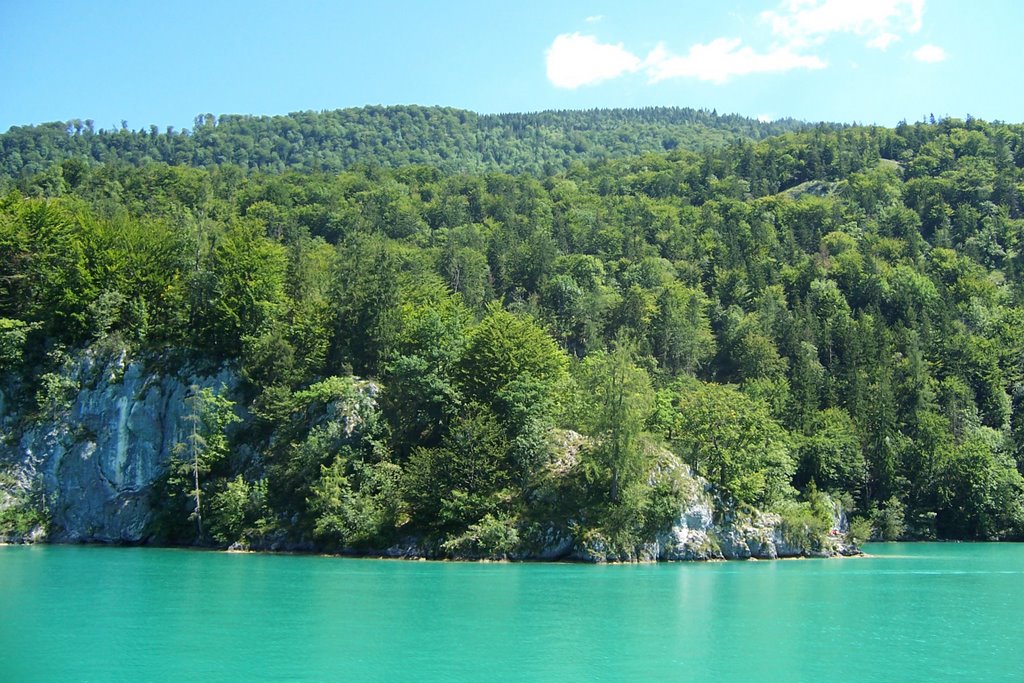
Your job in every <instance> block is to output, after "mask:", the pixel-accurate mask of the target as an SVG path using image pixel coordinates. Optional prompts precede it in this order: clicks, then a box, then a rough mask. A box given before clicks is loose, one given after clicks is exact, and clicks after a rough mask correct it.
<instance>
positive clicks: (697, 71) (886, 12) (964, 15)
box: [0, 0, 1024, 131]
mask: <svg viewBox="0 0 1024 683" xmlns="http://www.w3.org/2000/svg"><path fill="white" fill-rule="evenodd" d="M1022 26H1024V3H1020V2H1017V1H1016V0H974V1H972V2H964V1H961V0H723V1H722V2H714V1H713V0H699V1H698V0H675V1H674V2H667V1H660V0H659V1H643V0H634V1H632V2H630V3H624V2H621V1H619V2H605V1H591V2H580V1H576V0H565V1H558V0H547V1H545V2H536V1H534V0H520V1H516V2H502V3H482V2H479V1H476V2H461V1H460V2H455V1H450V2H444V1H438V2H427V1H425V0H421V1H419V2H408V1H405V0H393V1H392V2H388V3H372V6H371V3H367V2H359V3H354V2H343V1H323V2H314V1H312V0H306V1H301V0H293V1H290V2H284V1H281V2H264V1H261V0H245V1H244V2H235V1H226V0H225V1H221V2H218V1H216V0H206V1H204V2H192V1H188V0H186V1H178V2H166V3H154V2H147V3H141V2H130V1H128V0H123V1H121V2H110V1H103V0H100V1H97V2H91V3H81V2H78V3H71V2H55V1H53V0H31V1H28V0H25V1H21V0H0V131H3V130H7V128H9V127H10V126H12V125H25V124H33V123H42V122H47V121H65V120H68V119H72V118H80V119H93V120H94V121H95V122H96V126H97V127H103V128H115V127H118V126H120V122H121V121H122V120H125V121H127V123H128V126H129V127H130V128H133V129H138V128H144V127H148V126H149V124H157V125H159V126H161V127H164V126H167V125H173V126H175V127H177V128H183V127H191V126H192V121H193V119H194V117H195V116H196V115H197V114H200V113H206V112H210V113H213V114H227V113H231V114H283V113H287V112H291V111H299V110H307V109H313V110H321V109H338V108H343V107H354V106H363V105H368V104H424V105H433V104H439V105H447V106H454V107H460V108H465V109H471V110H474V111H478V112H482V113H492V112H509V111H536V110H541V109H579V108H591V107H640V106H651V105H676V106H690V107H702V108H708V109H717V110H718V111H719V112H721V113H725V112H735V113H740V114H744V115H748V116H761V117H765V118H777V117H784V116H792V117H795V118H800V119H805V120H813V121H817V120H829V121H858V122H863V123H879V124H883V125H893V124H895V123H896V122H897V121H899V120H900V119H907V120H911V121H913V120H919V119H921V118H922V117H923V116H926V115H928V114H930V113H934V114H935V115H936V116H942V115H950V116H960V117H963V116H965V115H967V114H971V115H973V116H975V117H978V118H985V119H999V120H1003V121H1014V122H1020V121H1024V88H1021V87H1020V84H1019V74H1021V73H1022V68H1021V67H1022V66H1024V64H1022V62H1024V58H1022V56H1021V55H1022V54H1024V52H1022V51H1021V50H1020V41H1021V35H1022V32H1021V27H1022Z"/></svg>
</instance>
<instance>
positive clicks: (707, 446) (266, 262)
mask: <svg viewBox="0 0 1024 683" xmlns="http://www.w3.org/2000/svg"><path fill="white" fill-rule="evenodd" d="M674 111H675V113H676V115H678V116H680V117H683V116H684V115H685V116H692V117H694V120H695V121H697V122H700V121H701V118H702V117H704V116H706V115H703V114H700V113H699V112H690V111H689V110H674ZM375 112H376V110H372V109H371V110H365V111H364V112H363V113H362V114H358V115H357V114H345V113H341V114H338V116H342V115H344V116H356V117H357V118H358V117H359V116H362V117H369V118H372V117H374V116H376V113H375ZM407 113H409V116H413V114H414V113H418V114H421V115H422V117H423V118H421V119H417V118H413V119H412V120H413V122H414V123H413V125H411V126H409V127H408V128H407V127H406V125H405V124H404V123H398V124H396V125H395V126H393V127H392V128H388V129H386V130H385V129H383V128H382V129H381V131H383V132H379V133H378V134H376V135H377V136H378V137H376V138H375V139H374V140H373V141H368V142H365V144H364V143H363V142H360V143H359V145H353V144H349V145H348V146H346V145H345V144H344V143H343V142H338V141H334V142H332V141H331V140H333V138H332V137H331V134H330V132H329V130H328V131H326V132H323V133H316V134H315V135H322V136H323V137H322V138H321V142H322V144H319V145H310V144H309V143H308V140H310V139H311V138H310V135H314V134H313V133H310V132H309V131H310V130H313V129H316V126H313V125H312V124H310V126H309V127H307V125H306V124H307V120H306V119H304V118H303V117H302V116H301V115H300V116H295V117H289V118H288V119H282V118H275V119H255V118H243V117H222V118H221V119H220V120H219V121H217V122H216V125H213V122H209V125H207V124H206V123H204V125H203V126H197V128H196V130H194V131H193V132H191V133H190V134H188V135H186V134H170V133H156V132H154V133H153V134H152V135H149V134H145V133H132V132H130V131H126V130H125V131H118V132H114V133H104V134H102V135H101V134H98V133H97V134H92V133H90V132H89V131H87V130H85V131H81V132H77V131H76V132H75V133H74V134H72V135H70V136H69V135H67V132H66V131H64V130H61V131H57V130H56V129H54V131H53V136H52V139H53V140H59V141H62V142H61V143H60V144H57V142H54V143H53V144H52V145H51V147H49V148H48V149H49V151H47V150H42V149H37V152H38V158H35V157H33V158H32V159H31V160H28V159H26V158H25V156H24V155H25V154H27V152H25V151H24V150H25V149H28V146H27V145H28V143H25V142H24V140H36V141H45V140H49V139H50V137H48V135H47V134H46V132H45V130H44V129H34V131H29V132H26V131H25V129H13V130H12V131H11V132H9V133H7V134H6V135H5V136H3V146H4V150H5V151H4V164H5V165H4V171H5V173H7V174H8V176H9V177H8V179H7V180H6V183H7V184H8V188H9V191H7V192H6V194H5V195H4V196H3V199H0V371H7V372H11V373H19V374H20V375H21V376H23V377H24V378H25V380H24V381H26V382H31V383H35V385H36V386H38V387H39V389H38V393H37V396H38V406H37V408H36V410H37V413H38V414H39V415H45V414H47V413H48V411H50V412H51V413H52V411H55V410H59V407H60V403H61V400H62V399H61V397H62V395H64V394H62V392H65V393H66V391H67V388H66V387H62V386H61V384H60V380H59V378H60V374H59V372H58V370H59V368H60V365H61V363H63V362H66V359H67V357H68V353H69V350H73V349H77V348H81V347H83V346H85V345H89V344H92V345H103V344H106V345H110V346H111V347H122V346H127V347H129V348H130V349H132V350H133V353H138V354H150V356H151V357H152V358H153V359H154V362H164V361H161V359H166V358H167V357H168V353H169V352H170V351H173V352H174V353H180V354H186V355H188V356H189V357H190V358H193V359H200V360H205V361H208V362H210V363H222V362H229V363H232V364H233V365H234V366H235V367H237V368H238V369H239V372H240V373H241V375H242V376H243V377H244V378H245V383H246V393H245V397H244V407H245V409H246V412H247V413H249V414H250V416H251V419H250V420H249V421H248V422H247V423H246V427H245V428H244V429H242V430H240V431H239V430H238V429H237V428H232V426H231V424H230V423H231V422H232V421H233V417H232V416H233V415H234V412H232V411H233V410H234V411H235V412H237V407H233V406H232V405H231V402H230V401H227V400H226V399H225V398H224V397H222V396H217V395H216V394H215V393H212V392H206V393H205V395H202V394H197V395H196V397H195V402H196V407H195V415H196V424H197V425H198V426H197V430H196V436H197V437H200V436H201V439H200V440H197V441H193V442H191V444H189V443H186V444H183V448H185V449H189V448H191V452H192V455H191V457H190V458H186V457H183V458H182V460H181V462H180V463H179V465H180V467H179V468H178V470H177V474H175V473H173V472H172V476H170V477H169V479H168V482H167V486H168V494H167V496H166V497H165V502H164V505H166V507H167V511H168V515H167V522H166V528H165V531H164V533H165V534H166V535H167V537H168V538H171V539H178V540H186V539H191V538H192V536H194V534H195V528H194V526H193V525H192V524H191V522H188V521H186V522H185V523H182V520H187V517H188V513H189V511H190V510H191V512H192V513H193V516H194V515H195V513H198V512H200V510H199V507H200V505H208V506H209V510H208V511H206V512H205V513H204V514H205V516H206V517H207V518H208V519H209V520H210V526H208V528H207V529H206V530H205V531H204V532H203V533H206V534H211V535H212V536H213V537H214V538H216V539H217V540H219V541H221V542H231V541H234V540H237V539H240V538H245V537H255V536H259V535H264V534H267V533H271V532H272V531H273V530H274V529H275V528H281V527H282V526H287V527H288V533H294V534H297V535H305V536H309V537H315V538H317V539H318V540H319V542H320V543H321V544H322V545H323V546H324V547H360V546H361V545H362V546H365V547H382V544H386V543H389V542H393V541H394V540H395V539H396V538H399V537H401V536H404V535H408V534H410V533H413V532H415V533H416V534H418V535H420V536H423V537H426V538H429V539H432V541H433V542H435V543H437V544H438V545H439V546H441V547H443V548H445V549H448V550H452V551H455V550H458V549H460V548H464V547H467V546H473V547H475V548H477V549H478V550H479V551H480V552H482V553H484V554H488V553H494V554H501V553H505V552H509V549H511V548H515V547H516V545H517V544H520V543H526V542H528V539H529V537H530V533H531V529H539V528H544V525H545V524H547V523H548V522H551V521H552V520H555V521H557V522H558V523H560V524H563V525H575V526H574V529H577V531H575V532H574V533H581V534H585V533H589V531H588V530H594V531H598V532H600V533H601V534H603V537H605V538H607V539H610V542H611V543H613V544H619V545H621V546H622V547H627V546H629V544H630V543H636V542H638V540H639V539H641V538H643V537H644V534H647V533H649V532H650V530H651V529H654V528H658V527H659V526H663V525H665V524H666V523H667V521H668V520H670V519H671V517H672V515H673V514H676V513H677V512H678V507H676V508H673V505H675V502H676V501H677V499H678V496H679V495H680V493H679V491H678V490H677V489H676V488H674V484H673V480H672V477H671V476H667V475H666V476H664V477H661V478H659V479H657V480H656V481H655V480H653V479H652V478H651V476H650V473H651V472H652V471H657V468H658V463H657V459H658V458H659V457H662V455H660V454H664V453H665V452H666V449H667V451H670V452H671V453H672V454H674V455H675V457H677V458H678V459H679V460H680V461H682V462H685V463H688V464H689V465H690V466H691V467H693V468H694V470H695V471H696V472H697V473H698V474H700V475H701V476H703V477H705V478H707V480H708V481H710V482H711V484H712V485H713V487H714V494H715V496H717V497H718V498H719V499H720V500H723V501H727V502H728V503H729V504H730V505H732V506H738V507H742V506H754V507H758V508H762V509H772V510H779V511H781V512H783V513H784V514H786V515H789V516H790V517H796V518H799V517H800V516H801V515H804V516H805V517H807V518H813V517H815V515H817V516H819V517H820V516H821V514H820V507H821V506H820V505H819V503H818V496H819V492H828V493H829V494H831V495H832V497H833V498H834V499H836V500H841V501H843V504H844V505H845V506H846V508H847V509H848V511H849V512H850V513H851V515H853V516H854V517H855V518H857V519H859V520H863V522H861V524H862V525H870V528H871V533H872V534H873V535H874V536H875V537H880V538H896V537H908V536H909V537H916V538H957V539H1003V538H1020V537H1021V535H1022V533H1024V479H1022V477H1021V471H1022V469H1024V306H1022V303H1024V298H1022V297H1024V280H1022V266H1024V260H1022V259H1024V257H1022V255H1021V240H1022V227H1024V221H1022V219H1021V192H1022V189H1024V185H1022V171H1021V169H1022V167H1024V126H1019V125H1005V124H992V123H986V122H983V121H978V120H971V119H968V120H966V121H965V120H957V119H945V120H941V121H938V122H936V123H915V124H900V125H899V126H897V127H896V128H895V129H887V128H879V127H858V126H850V127H842V128H832V127H824V126H822V127H813V128H808V127H801V126H796V125H793V126H792V128H794V130H792V131H789V132H785V131H781V134H778V135H773V136H772V137H766V138H765V139H761V140H752V139H744V138H745V137H746V138H757V137H761V136H762V135H767V134H769V133H777V132H780V131H778V130H776V129H773V128H771V127H760V126H759V124H756V123H754V122H751V121H749V120H746V119H742V120H741V119H735V120H732V121H731V123H730V126H732V127H731V128H719V129H717V130H716V131H715V133H714V135H712V136H711V137H712V138H715V139H716V140H717V141H718V144H711V143H710V142H708V144H704V145H702V146H701V148H700V151H690V150H689V149H686V148H687V147H692V146H693V145H692V144H691V143H689V142H687V141H685V140H677V144H675V145H672V147H674V149H672V150H671V151H667V152H666V151H664V150H665V147H666V146H667V145H666V144H665V139H664V138H661V139H659V137H660V136H661V135H662V134H661V133H656V132H655V127H651V128H645V125H646V124H645V123H644V119H643V116H641V115H634V118H630V119H629V123H628V125H626V124H624V123H623V122H622V119H621V117H622V116H625V115H624V114H620V113H616V112H607V113H603V114H600V115H594V116H593V118H594V121H595V122H596V123H595V124H594V126H593V131H594V134H593V135H591V136H590V137H588V136H585V135H582V134H581V137H580V141H579V142H578V145H577V146H578V147H582V150H580V149H576V152H579V153H580V154H582V156H579V157H574V156H573V155H572V154H571V153H568V156H566V155H565V154H564V153H566V149H567V148H566V147H565V145H566V144H568V143H567V140H568V138H557V139H556V140H555V141H553V142H552V143H551V145H550V146H545V145H535V142H536V141H537V140H538V139H540V138H542V137H543V136H544V135H545V131H550V130H554V129H558V126H557V125H555V123H557V122H558V121H559V120H560V118H559V117H563V116H564V117H566V118H567V119H569V120H573V117H576V116H577V115H576V114H573V113H569V114H554V113H553V114H547V115H533V116H532V117H531V116H524V117H521V118H518V117H517V116H505V117H477V116H476V115H472V114H467V113H465V112H456V111H454V110H420V109H417V108H409V112H407ZM428 113H429V114H430V116H429V117H428V116H427V114H428ZM310 116H311V120H314V121H318V122H319V123H321V124H324V125H326V123H328V122H330V121H331V120H332V118H331V117H332V116H334V115H319V116H320V117H321V118H317V116H318V115H310ZM544 116H547V117H549V118H550V119H551V120H552V121H554V122H555V123H553V124H550V125H549V126H548V127H547V128H545V127H544V126H543V125H537V124H538V121H542V118H541V119H538V117H544ZM578 116H582V117H584V118H585V117H586V116H587V115H584V114H580V115H578ZM627 118H628V117H627ZM435 119H437V120H435ZM289 120H290V121H291V123H290V124H289V123H288V121H289ZM396 120H397V119H396ZM416 121H428V122H430V125H431V126H434V125H436V126H438V128H437V129H436V130H435V129H434V128H429V129H426V130H428V131H429V132H428V133H422V132H421V131H422V130H424V129H423V128H422V126H420V124H418V123H416ZM520 122H521V123H520ZM470 124H472V125H470ZM661 125H662V124H661V123H658V127H660V126H661ZM777 125H783V127H784V128H789V127H790V126H789V125H788V124H777ZM289 126H294V128H293V130H294V140H293V141H292V142H290V143H289V144H288V145H285V144H284V143H280V141H281V140H287V139H288V137H289V132H288V130H289ZM517 126H521V127H520V128H517ZM268 129H272V130H274V131H276V132H275V133H274V135H273V136H267V137H264V136H263V133H262V132H261V131H266V130H268ZM470 129H475V131H476V132H475V133H474V136H475V137H474V138H473V140H472V141H463V138H461V137H459V134H460V133H459V131H466V130H470ZM565 129H567V127H563V130H565ZM616 129H618V130H620V131H621V132H620V137H621V139H620V140H619V142H618V143H617V142H615V140H614V139H613V138H612V137H609V135H610V134H611V131H614V130H616ZM438 131H441V132H438ZM444 131H447V133H445V132H444ZM517 131H518V132H517ZM414 132H415V135H414V134H413V133H414ZM387 135H395V136H398V135H401V136H402V139H403V140H404V143H403V145H402V146H400V147H396V146H394V145H391V146H389V143H388V142H387V140H388V138H386V136H387ZM709 135H710V134H709ZM33 136H34V137H33ZM631 136H632V137H631ZM725 136H728V139H727V140H725V141H723V139H722V138H724V137H725ZM570 137H571V136H570ZM218 138H219V140H220V141H219V142H218V141H217V139H218ZM243 138H244V139H247V140H248V141H249V142H251V143H252V144H251V145H250V146H249V147H247V146H246V143H244V142H243V141H242V139H243ZM12 140H20V142H16V143H15V142H12ZM267 140H271V141H273V140H277V141H278V142H271V143H267V144H270V147H269V148H266V147H265V143H266V141H267ZM119 141H123V142H124V145H125V146H124V147H123V148H117V147H116V145H118V144H121V143H120V142H119ZM203 141H205V142H203ZM201 143H202V144H201ZM463 143H465V145H464V144H463ZM506 143H507V145H506ZM38 144H39V145H42V144H44V143H43V142H38ZM19 145H20V147H19ZM289 145H290V146H289ZM616 145H617V146H616ZM652 146H653V147H654V148H655V149H657V148H658V146H660V147H661V151H658V152H657V153H654V152H651V153H643V154H636V152H645V151H650V149H651V147H652ZM15 148H17V149H19V150H21V151H16V152H12V151H11V150H12V149H15ZM114 149H116V150H117V151H116V152H111V151H110V150H114ZM246 149H249V150H250V152H249V153H248V156H245V157H241V156H237V155H239V154H241V153H242V150H246ZM268 149H269V151H267V150H268ZM588 149H591V150H593V151H594V154H593V155H591V156H587V155H586V154H585V152H586V151H587V150H588ZM105 150H106V151H105ZM217 150H228V152H230V154H229V153H228V152H224V153H223V156H218V155H219V154H221V152H218V151H217ZM296 150H299V151H296ZM381 150H385V151H384V152H383V153H382V156H380V157H377V156H375V155H377V154H378V153H381V152H380V151H381ZM445 150H448V151H445ZM467 150H468V151H467ZM108 152H109V153H110V154H113V156H114V159H112V160H109V161H108V158H109V157H106V156H104V155H105V154H108ZM620 153H621V154H631V155H632V156H628V157H624V158H611V157H614V156H618V155H619V154H620ZM16 154H21V155H23V156H22V159H21V161H20V162H15V161H14V160H15V159H16V156H15V155H16ZM79 154H84V155H85V157H82V156H78V155H79ZM232 155H236V156H232ZM254 155H256V156H254ZM62 157H67V158H63V159H62ZM158 159H159V160H163V161H171V162H174V163H175V164H181V165H169V164H167V163H161V162H160V161H157V160H158ZM51 161H52V162H53V163H50V162H51ZM371 161H372V162H374V163H375V164H376V165H368V164H367V162H371ZM126 162H131V163H126ZM357 162H359V163H361V164H362V165H358V166H354V167H353V166H352V164H353V163H357ZM409 162H412V163H409ZM420 162H425V163H420ZM385 166H391V168H387V167H385ZM346 167H349V168H348V170H339V169H341V168H346ZM494 168H507V169H509V170H512V171H516V173H506V172H501V171H498V170H492V169H494ZM519 171H534V172H536V174H531V173H521V172H519ZM371 399H372V402H373V403H374V405H376V406H379V410H377V409H373V410H371V409H370V408H368V407H367V405H368V404H367V402H368V401H371ZM331 406H334V408H331ZM337 406H346V407H345V409H344V410H341V409H340V408H337ZM332 410H335V412H337V411H338V410H341V413H344V414H346V415H357V416H361V417H360V418H359V419H357V420H354V421H352V420H349V421H348V422H345V421H338V420H332V419H331V414H332V413H331V411H332ZM339 414H340V413H339ZM353 433H355V436H353ZM580 435H581V436H580ZM577 438H578V439H579V441H578V442H575V443H578V445H579V449H578V450H579V456H578V457H579V462H578V463H577V464H575V465H573V475H572V476H569V477H565V476H562V477H558V478H552V477H550V476H548V475H549V474H550V471H551V469H552V468H553V467H557V466H558V462H559V461H558V458H557V457H555V456H553V455H552V454H553V453H557V452H559V449H561V451H564V450H565V448H566V443H567V440H568V441H572V440H573V439H577ZM242 444H244V445H245V448H239V446H240V445H242ZM239 453H244V454H245V456H244V457H241V456H239V455H238V454H239ZM200 456H201V458H200ZM200 460H201V461H202V467H201V470H202V471H201V474H202V477H203V481H202V483H201V485H200V486H199V487H192V486H191V485H190V483H189V481H188V479H189V477H190V476H191V474H192V473H193V469H194V470H195V472H194V473H195V475H196V479H197V480H198V478H199V471H200V465H199V463H200ZM190 468H192V469H190ZM553 482H555V483H553ZM195 489H202V492H203V501H204V502H203V503H199V498H198V495H196V497H195V501H194V503H193V502H192V501H191V499H190V497H189V496H190V495H191V494H193V493H195V492H196V491H195ZM207 501H209V502H207ZM580 529H582V531H580Z"/></svg>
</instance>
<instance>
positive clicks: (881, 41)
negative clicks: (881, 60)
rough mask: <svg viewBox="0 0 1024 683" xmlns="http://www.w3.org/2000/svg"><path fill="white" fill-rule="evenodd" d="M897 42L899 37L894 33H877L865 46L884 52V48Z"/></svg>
mask: <svg viewBox="0 0 1024 683" xmlns="http://www.w3.org/2000/svg"><path fill="white" fill-rule="evenodd" d="M898 40H900V37H899V36H898V35H896V34H895V33H888V32H886V33H879V34H878V35H877V36H875V37H874V38H872V39H871V40H869V41H868V42H867V46H868V47H871V48H874V49H876V50H882V51H883V52H884V51H885V50H886V48H888V47H889V46H890V45H892V44H893V43H895V42H896V41H898Z"/></svg>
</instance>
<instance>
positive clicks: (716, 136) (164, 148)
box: [0, 106, 806, 178]
mask: <svg viewBox="0 0 1024 683" xmlns="http://www.w3.org/2000/svg"><path fill="white" fill-rule="evenodd" d="M804 127H806V124H802V123H800V122H797V121H793V120H782V121H776V122H772V123H762V122H759V121H757V120H754V119H749V118H745V117H742V116H735V115H727V116H720V115H718V114H716V113H714V112H707V111H700V110H695V109H686V108H676V107H658V108H649V109H595V110H590V111H547V112H541V113H535V114H495V115H478V114H475V113H473V112H470V111H464V110H459V109H451V108H442V107H419V106H402V107H363V108H359V109H341V110H337V111H325V112H319V113H317V112H299V113H293V114H288V115H286V116H237V115H226V116H221V117H219V118H217V117H214V116H213V115H211V114H206V115H201V116H197V117H196V125H195V127H194V128H193V130H191V131H188V130H185V131H179V132H175V131H174V130H173V129H172V128H168V129H166V130H164V131H163V132H161V131H160V130H159V129H158V128H157V127H156V126H151V127H150V128H149V129H146V130H139V131H131V130H128V129H127V128H126V127H125V128H123V129H121V130H116V131H108V130H103V129H100V130H94V129H93V123H92V122H91V121H84V122H83V121H79V120H75V121H68V122H59V123H47V124H43V125H39V126H24V127H14V128H11V129H10V130H9V131H8V132H7V133H4V134H3V135H0V175H2V176H7V177H9V178H18V177H22V176H24V175H27V174H32V173H37V172H39V171H41V170H43V169H45V168H46V167H47V166H49V165H50V164H52V163H54V162H60V161H63V160H64V159H67V158H70V157H84V158H87V159H91V160H93V161H96V162H113V161H122V162H126V163H130V164H133V165H138V164H143V163H146V162H149V161H162V162H164V163H168V164H174V165H188V166H200V167H210V166H215V165H218V164H223V163H230V164H236V165H239V166H242V167H245V168H249V169H261V170H269V171H281V170H284V169H286V168H292V169H304V170H324V171H339V170H342V169H345V168H349V167H351V166H353V165H355V164H360V163H363V164H372V165H379V166H392V167H393V166H400V165H404V164H421V163H422V164H429V165H432V166H437V167H439V168H441V169H442V170H444V171H446V172H451V171H457V172H480V171H494V170H502V171H512V172H520V171H525V172H531V173H541V172H544V171H545V170H551V169H557V168H562V167H565V166H567V165H568V163H569V161H571V160H574V159H579V160H583V161H586V160H592V159H598V158H605V157H622V156H628V155H635V154H643V153H646V152H664V151H670V150H673V149H677V148H682V149H690V150H700V149H702V148H704V147H709V146H718V145H721V144H724V143H726V142H731V141H733V140H735V139H736V138H743V139H752V140H760V139H762V138H765V137H768V136H771V135H778V134H780V133H784V132H787V131H792V130H797V129H801V128H804Z"/></svg>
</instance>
